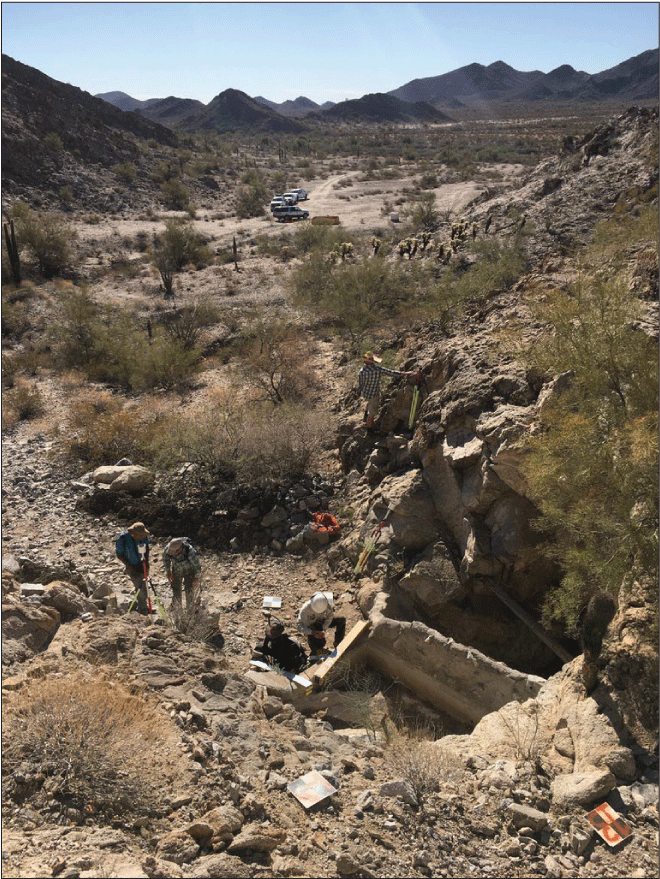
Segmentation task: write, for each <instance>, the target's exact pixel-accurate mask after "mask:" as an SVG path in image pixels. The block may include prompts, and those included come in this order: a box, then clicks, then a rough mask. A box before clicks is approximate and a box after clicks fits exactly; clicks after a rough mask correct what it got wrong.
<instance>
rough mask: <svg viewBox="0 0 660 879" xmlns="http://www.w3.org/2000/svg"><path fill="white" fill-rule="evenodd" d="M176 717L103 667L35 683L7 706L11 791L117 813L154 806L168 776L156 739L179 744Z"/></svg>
mask: <svg viewBox="0 0 660 879" xmlns="http://www.w3.org/2000/svg"><path fill="white" fill-rule="evenodd" d="M174 736H175V732H174V729H173V727H172V726H171V724H170V722H169V719H168V718H167V717H166V716H165V715H163V714H162V713H161V712H160V711H159V710H158V709H157V708H156V707H155V706H153V705H152V704H150V703H149V702H148V701H146V700H145V699H144V698H143V697H142V696H138V695H133V694H132V693H131V692H130V691H129V690H128V689H127V688H126V687H124V686H123V685H122V684H119V683H114V684H113V683H110V682H108V681H107V680H105V679H103V678H102V677H100V676H97V675H88V676H84V675H83V674H82V673H77V672H76V673H73V674H71V675H69V676H67V677H52V678H46V679H41V680H36V681H34V682H32V683H30V685H29V687H28V688H27V690H24V691H22V692H21V694H20V699H19V698H17V699H16V701H15V702H14V703H13V704H11V705H10V706H9V707H5V708H4V710H3V749H2V768H3V777H4V782H5V783H4V785H3V796H4V797H6V798H10V799H12V800H13V801H14V802H19V803H22V802H26V801H29V802H30V803H31V804H33V805H34V806H36V807H39V806H43V805H44V804H46V803H48V804H50V806H51V807H52V806H53V805H56V806H57V807H58V808H68V809H74V810H77V811H78V812H79V813H80V814H81V816H90V815H94V816H95V820H97V821H103V820H111V819H112V818H113V816H115V815H118V814H121V815H126V814H127V813H128V814H138V813H139V814H144V813H145V812H146V813H149V812H152V813H153V812H154V811H155V810H157V808H158V804H159V802H161V801H162V799H163V797H164V795H165V793H166V792H167V791H166V784H167V779H166V777H165V776H164V775H163V774H162V773H159V772H154V771H153V769H152V768H151V767H152V764H153V759H152V758H153V754H154V748H155V746H159V747H162V746H163V745H164V744H166V743H169V744H171V745H172V747H173V741H170V740H173V738H174Z"/></svg>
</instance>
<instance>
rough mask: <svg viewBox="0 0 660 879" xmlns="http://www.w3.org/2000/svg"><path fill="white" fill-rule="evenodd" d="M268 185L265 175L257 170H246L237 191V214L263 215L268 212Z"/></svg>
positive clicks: (246, 215) (244, 215) (241, 215)
mask: <svg viewBox="0 0 660 879" xmlns="http://www.w3.org/2000/svg"><path fill="white" fill-rule="evenodd" d="M267 201H268V186H267V185H266V181H265V180H264V178H263V176H262V175H261V174H260V173H259V172H258V171H255V170H250V171H246V172H245V174H243V175H242V177H241V185H240V186H239V187H238V189H237V191H236V216H237V217H241V218H245V217H262V216H263V215H264V214H265V213H266V208H265V203H266V202H267Z"/></svg>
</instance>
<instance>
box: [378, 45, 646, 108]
mask: <svg viewBox="0 0 660 879" xmlns="http://www.w3.org/2000/svg"><path fill="white" fill-rule="evenodd" d="M388 94H390V95H394V97H396V98H401V100H403V101H426V102H427V103H429V104H431V105H432V106H435V107H438V106H442V105H446V104H447V103H449V102H452V101H455V100H460V101H461V103H463V104H466V105H470V104H480V103H483V102H485V101H490V102H494V101H497V102H512V101H515V102H528V101H531V102H536V101H599V100H619V101H622V102H634V101H657V100H658V50H657V49H649V50H648V51H646V52H642V54H641V55H636V56H635V57H634V58H629V59H628V60H627V61H624V62H623V63H622V64H618V65H617V66H616V67H612V68H610V69H609V70H604V71H603V72H602V73H594V74H593V75H592V74H589V73H584V72H583V71H580V70H574V69H573V68H572V67H571V66H570V64H563V65H562V66H561V67H557V68H556V69H555V70H552V71H551V72H550V73H542V72H541V71H540V70H533V71H531V72H530V73H524V72H522V71H520V70H514V68H513V67H509V65H508V64H505V63H504V62H503V61H496V62H495V63H494V64H490V65H489V66H488V67H484V65H483V64H468V65H467V66H466V67H459V68H458V69H457V70H453V71H451V72H450V73H444V74H442V75H441V76H430V77H427V78H425V79H413V80H412V81H411V82H409V83H406V85H403V86H401V87H400V88H398V89H394V91H391V92H388Z"/></svg>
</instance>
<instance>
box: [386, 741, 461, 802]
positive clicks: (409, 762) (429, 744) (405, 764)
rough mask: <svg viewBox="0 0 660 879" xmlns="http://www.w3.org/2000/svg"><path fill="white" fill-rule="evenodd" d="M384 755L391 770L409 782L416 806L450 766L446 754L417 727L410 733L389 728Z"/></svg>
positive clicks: (438, 782)
mask: <svg viewBox="0 0 660 879" xmlns="http://www.w3.org/2000/svg"><path fill="white" fill-rule="evenodd" d="M385 756H386V759H387V761H388V762H389V764H390V766H391V768H392V770H393V771H394V772H396V774H397V775H398V776H399V777H400V778H403V779H404V780H405V781H407V782H408V783H409V784H410V786H411V787H412V789H413V791H414V793H415V797H416V799H417V802H418V803H419V805H420V806H421V805H423V803H424V800H425V799H427V798H428V796H429V794H431V793H433V792H434V791H437V790H438V788H439V785H440V783H441V782H442V780H443V779H444V778H445V777H446V776H447V774H448V772H449V768H450V767H449V761H448V758H447V756H446V755H445V754H443V753H442V752H441V751H439V750H438V748H437V747H436V746H435V742H434V740H433V739H432V738H429V732H428V731H427V730H425V729H424V728H423V727H421V726H420V727H419V728H418V729H417V730H416V731H413V732H411V733H403V732H401V731H396V732H392V731H391V730H390V731H389V746H388V748H387V751H386V752H385Z"/></svg>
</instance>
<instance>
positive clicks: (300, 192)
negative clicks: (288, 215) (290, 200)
mask: <svg viewBox="0 0 660 879" xmlns="http://www.w3.org/2000/svg"><path fill="white" fill-rule="evenodd" d="M289 192H295V194H296V195H297V196H298V201H307V199H308V198H309V195H308V194H307V190H306V189H300V188H298V189H290V190H289Z"/></svg>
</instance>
